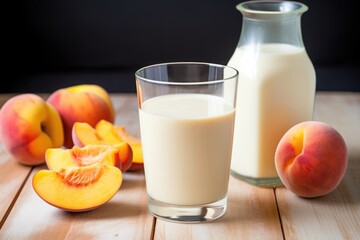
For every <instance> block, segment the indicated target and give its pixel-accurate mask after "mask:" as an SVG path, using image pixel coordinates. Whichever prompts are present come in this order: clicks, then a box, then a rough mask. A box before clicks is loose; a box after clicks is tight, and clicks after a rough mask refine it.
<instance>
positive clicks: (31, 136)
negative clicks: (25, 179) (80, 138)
mask: <svg viewBox="0 0 360 240" xmlns="http://www.w3.org/2000/svg"><path fill="white" fill-rule="evenodd" d="M0 138H1V143H2V145H3V147H4V148H5V150H7V151H8V152H9V153H10V154H11V155H12V156H13V157H14V158H15V159H16V160H17V161H18V162H20V163H22V164H25V165H31V166H32V165H38V164H42V163H44V162H45V151H46V150H47V149H48V148H51V147H61V146H62V145H63V142H64V135H63V126H62V123H61V118H60V115H59V113H58V112H57V111H56V109H55V108H54V107H53V106H51V105H50V104H48V103H47V102H46V101H45V100H44V99H43V98H41V97H40V96H38V95H36V94H31V93H24V94H19V95H15V96H14V97H12V98H10V99H9V100H7V101H6V102H5V104H4V105H3V106H2V108H1V110H0Z"/></svg>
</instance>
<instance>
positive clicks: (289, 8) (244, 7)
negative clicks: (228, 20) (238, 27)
mask: <svg viewBox="0 0 360 240" xmlns="http://www.w3.org/2000/svg"><path fill="white" fill-rule="evenodd" d="M259 4H263V5H264V6H265V5H267V6H270V5H274V6H276V5H278V6H283V9H281V8H278V10H273V9H266V8H265V7H264V9H260V8H258V9H257V8H255V7H254V6H255V5H259ZM236 8H237V9H238V10H239V11H240V12H244V13H249V14H271V15H274V14H275V15H282V14H302V13H304V12H306V11H307V10H308V6H307V5H305V4H304V3H301V2H296V1H280V0H273V1H267V0H253V1H246V2H242V3H239V4H238V5H236Z"/></svg>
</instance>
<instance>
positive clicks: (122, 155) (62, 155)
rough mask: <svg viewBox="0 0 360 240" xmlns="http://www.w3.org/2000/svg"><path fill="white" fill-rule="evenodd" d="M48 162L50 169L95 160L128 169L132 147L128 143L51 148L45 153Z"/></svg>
mask: <svg viewBox="0 0 360 240" xmlns="http://www.w3.org/2000/svg"><path fill="white" fill-rule="evenodd" d="M45 159H46V164H47V166H48V168H49V169H50V170H59V169H61V168H67V167H72V166H79V167H81V166H88V165H91V164H93V163H95V162H100V163H102V164H104V165H110V166H115V167H117V168H119V169H120V170H121V171H123V172H124V171H126V170H128V169H129V168H130V166H131V163H132V149H131V147H130V145H129V144H127V143H125V142H124V143H120V144H114V145H101V144H94V145H87V146H85V147H82V148H81V147H77V146H74V147H73V148H71V149H63V148H49V149H47V150H46V153H45Z"/></svg>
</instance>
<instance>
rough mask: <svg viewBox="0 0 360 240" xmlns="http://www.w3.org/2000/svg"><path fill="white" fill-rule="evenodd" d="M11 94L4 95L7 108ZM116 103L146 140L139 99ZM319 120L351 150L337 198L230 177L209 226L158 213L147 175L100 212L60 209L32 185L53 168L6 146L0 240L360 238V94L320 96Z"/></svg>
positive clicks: (0, 179)
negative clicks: (20, 157) (24, 159)
mask: <svg viewBox="0 0 360 240" xmlns="http://www.w3.org/2000/svg"><path fill="white" fill-rule="evenodd" d="M11 96H12V95H0V106H2V104H3V103H4V102H5V101H6V100H7V99H8V98H9V97H11ZM111 97H112V99H113V102H114V107H115V111H116V114H117V115H116V121H115V124H116V125H123V126H125V127H126V129H127V131H128V132H130V133H131V134H133V135H135V136H137V137H140V135H139V121H138V112H137V100H136V96H135V95H134V94H112V95H111ZM284 114H286V113H284ZM314 118H315V120H319V121H323V122H326V123H329V124H330V125H332V126H333V127H334V128H335V129H337V130H338V131H339V132H340V134H342V136H343V137H344V139H345V142H346V144H347V147H348V155H349V156H348V157H349V163H348V168H347V171H346V174H345V176H344V178H343V180H342V182H341V183H340V185H339V186H338V187H337V188H336V189H335V190H334V191H333V192H331V193H330V194H328V195H326V196H323V197H319V198H313V199H305V198H300V197H297V196H295V195H294V194H293V193H291V192H290V191H289V190H287V189H286V188H284V187H278V188H259V187H255V186H251V185H249V184H247V183H244V182H242V181H240V180H238V179H235V178H233V177H230V185H229V195H228V197H229V198H228V209H227V212H226V213H225V215H224V216H223V217H221V218H220V219H218V220H215V221H213V222H209V223H202V224H177V223H170V222H165V221H162V220H158V219H155V218H154V217H153V216H152V215H150V214H149V213H148V210H147V195H146V189H145V179H144V172H143V171H139V172H129V173H124V174H123V184H122V186H121V188H120V190H119V191H118V192H117V194H116V195H115V196H114V197H113V198H112V199H111V200H110V201H109V202H107V203H106V204H105V205H103V206H101V207H99V208H97V209H94V210H92V211H88V212H82V213H70V212H66V211H63V210H60V209H58V208H55V207H53V206H51V205H49V204H47V203H45V202H44V201H43V200H41V199H40V198H39V197H38V195H37V194H36V193H35V192H34V190H33V188H32V185H31V180H32V177H33V176H34V174H35V173H36V172H37V171H39V170H40V169H44V168H46V166H45V165H40V166H36V167H28V166H23V165H20V164H18V163H17V162H16V161H15V160H14V159H13V158H12V157H11V156H10V155H9V154H8V153H7V152H6V151H5V150H4V148H3V147H2V146H1V145H0V219H1V222H0V239H87V240H88V239H360V94H359V93H351V92H317V94H316V102H315V115H314Z"/></svg>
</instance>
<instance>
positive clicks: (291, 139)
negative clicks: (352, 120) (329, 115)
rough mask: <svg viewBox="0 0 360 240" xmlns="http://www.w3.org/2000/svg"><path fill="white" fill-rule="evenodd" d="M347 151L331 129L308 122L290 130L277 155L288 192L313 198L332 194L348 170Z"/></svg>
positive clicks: (280, 143) (282, 179) (321, 124)
mask: <svg viewBox="0 0 360 240" xmlns="http://www.w3.org/2000/svg"><path fill="white" fill-rule="evenodd" d="M347 163H348V158H347V147H346V144H345V141H344V139H343V138H342V136H341V135H340V133H339V132H338V131H337V130H335V129H334V128H333V127H331V126H330V125H328V124H326V123H323V122H318V121H306V122H302V123H299V124H297V125H295V126H293V127H292V128H290V129H289V130H288V131H287V132H286V133H285V134H284V136H283V137H282V138H281V140H280V142H279V144H278V146H277V149H276V152H275V166H276V170H277V172H278V174H279V177H280V179H281V181H282V182H283V184H284V185H285V187H286V188H288V189H289V190H290V191H292V192H293V193H295V194H296V195H298V196H301V197H306V198H313V197H319V196H323V195H326V194H328V193H330V192H331V191H333V190H334V189H335V188H336V187H337V186H338V185H339V183H340V182H341V180H342V178H343V176H344V175H345V171H346V168H347Z"/></svg>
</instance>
